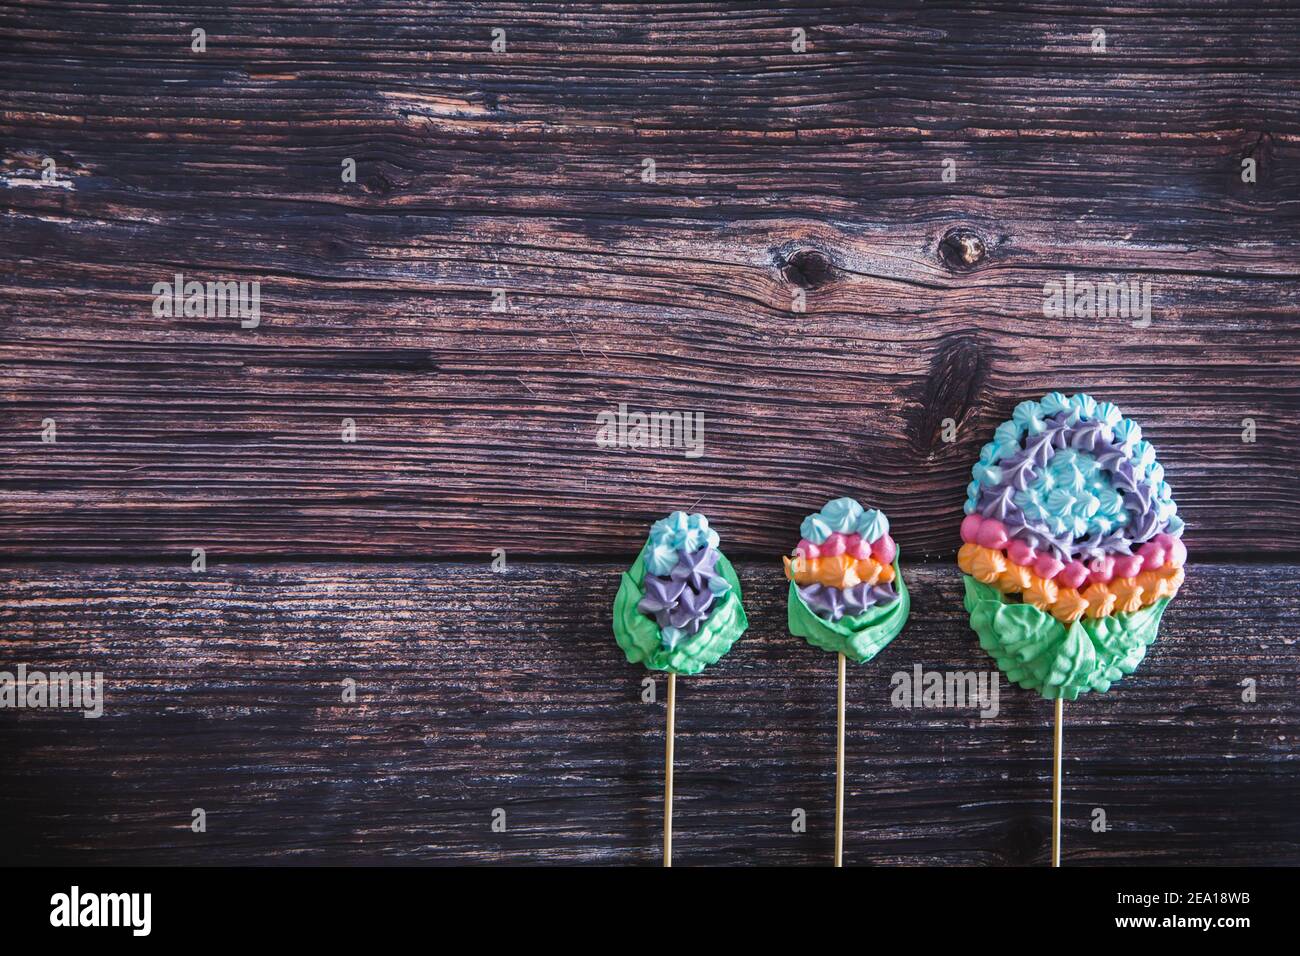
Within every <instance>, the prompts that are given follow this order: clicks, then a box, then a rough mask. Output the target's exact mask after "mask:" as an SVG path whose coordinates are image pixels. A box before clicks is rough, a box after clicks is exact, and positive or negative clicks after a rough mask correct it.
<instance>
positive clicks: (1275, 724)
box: [0, 556, 1300, 865]
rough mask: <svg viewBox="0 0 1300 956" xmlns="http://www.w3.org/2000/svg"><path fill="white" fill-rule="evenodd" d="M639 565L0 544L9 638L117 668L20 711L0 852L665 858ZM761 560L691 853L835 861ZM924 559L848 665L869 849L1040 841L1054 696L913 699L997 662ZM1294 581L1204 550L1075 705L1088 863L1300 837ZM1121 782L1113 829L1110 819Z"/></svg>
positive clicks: (693, 859)
mask: <svg viewBox="0 0 1300 956" xmlns="http://www.w3.org/2000/svg"><path fill="white" fill-rule="evenodd" d="M628 560H630V556H628ZM619 570H620V568H619V567H616V566H613V565H606V564H588V565H580V566H563V565H556V564H536V565H533V564H520V563H511V564H510V565H509V566H508V567H507V568H506V569H505V571H504V572H503V573H500V574H494V573H492V572H491V571H490V570H489V569H488V567H487V566H486V564H474V565H468V564H427V565H424V564H413V563H403V564H392V565H371V564H362V565H353V566H335V565H323V564H276V565H270V566H266V565H246V564H239V565H222V564H214V565H212V566H210V567H209V570H208V571H207V572H206V573H205V574H191V573H190V572H189V571H188V570H187V569H185V568H183V567H182V568H180V569H177V568H175V567H159V566H150V565H136V566H123V567H101V566H92V565H78V564H38V565H19V566H9V567H6V568H3V569H0V584H2V586H3V588H4V591H5V593H6V595H7V600H6V601H5V603H4V607H3V608H2V609H0V663H2V666H3V667H4V668H5V669H12V668H14V667H15V666H16V665H17V664H18V663H26V664H29V665H30V666H32V667H43V668H50V669H55V668H77V669H90V670H95V669H100V670H103V671H104V672H105V680H106V685H107V705H106V710H105V714H104V716H103V717H102V718H100V719H98V720H87V719H83V718H82V717H80V716H76V715H72V714H68V713H58V712H51V711H42V712H37V711H30V710H23V711H0V722H2V723H3V724H4V732H3V733H0V760H2V761H3V763H4V765H5V773H4V774H3V775H0V847H3V854H4V856H5V858H6V860H7V861H9V862H15V863H36V862H42V863H70V862H82V863H84V862H90V861H93V862H96V863H144V862H166V863H180V862H194V863H207V864H215V863H250V862H273V861H275V862H284V861H285V860H301V861H311V862H417V861H418V862H425V863H465V862H494V863H525V862H540V861H549V862H568V863H576V862H584V863H595V862H618V863H647V864H650V863H656V862H657V861H658V852H659V849H658V847H659V842H658V841H659V817H658V806H659V803H658V801H659V799H660V787H661V785H662V764H661V761H662V730H663V707H662V701H660V702H658V703H654V704H649V703H642V702H641V700H640V694H641V681H642V679H643V677H644V676H645V672H644V671H643V670H641V669H640V668H639V667H634V666H631V665H628V664H627V663H625V662H624V661H623V659H622V655H621V653H620V652H619V651H618V649H617V647H616V646H615V644H614V642H613V639H612V638H611V637H610V635H609V631H608V619H609V609H610V606H611V604H612V601H613V595H614V591H615V588H616V585H617V576H618V572H619ZM739 571H740V574H741V578H742V581H743V584H744V588H745V602H746V606H747V607H748V609H749V611H750V618H751V621H752V625H753V626H752V629H751V631H750V633H749V634H747V635H746V637H745V638H744V639H742V640H741V641H740V642H739V643H738V644H737V646H736V648H735V649H734V651H733V652H732V653H731V654H730V655H729V656H728V657H727V658H725V659H724V660H723V661H722V662H721V663H720V664H719V665H718V666H717V667H715V668H712V669H711V670H710V671H708V672H706V673H705V674H704V675H701V676H699V677H696V678H688V679H683V680H682V681H681V682H679V701H678V741H677V753H678V764H677V789H678V794H679V800H678V804H677V815H676V841H675V845H676V854H677V856H676V860H677V862H678V863H680V864H683V865H686V864H705V863H713V864H730V863H790V864H822V863H825V862H826V861H827V860H828V859H829V857H830V851H831V829H830V828H831V824H832V785H833V773H834V749H833V748H834V710H833V706H834V704H833V701H834V680H835V667H834V658H833V657H832V656H831V655H828V654H825V653H822V652H818V651H813V650H812V649H810V648H808V647H807V646H806V645H804V644H803V643H802V642H801V641H796V640H795V639H793V638H791V637H789V636H788V635H787V634H786V633H785V627H784V619H785V614H784V587H783V585H784V581H783V579H782V578H781V576H780V571H779V568H778V567H777V566H776V562H775V561H772V562H764V563H761V564H759V563H753V562H741V563H740V567H739ZM906 573H907V575H908V580H909V581H910V582H911V585H912V591H913V595H914V605H915V609H914V612H913V617H912V620H911V622H910V623H909V626H908V628H907V629H906V630H905V631H904V633H903V634H902V635H901V636H900V637H899V638H898V639H897V640H896V641H895V643H894V644H892V645H891V646H890V647H889V648H887V649H886V651H885V652H884V653H882V655H881V656H880V657H879V658H877V660H876V661H874V662H872V663H871V664H868V665H865V666H863V667H861V668H858V669H855V670H853V671H851V678H850V685H849V686H850V690H849V702H850V703H849V728H850V731H849V735H848V753H849V767H850V772H849V778H848V788H849V802H848V814H847V820H846V826H847V828H848V830H847V832H848V837H847V842H846V848H847V849H846V858H847V860H848V862H849V863H851V864H869V863H878V864H884V863H929V864H987V863H1036V864H1041V863H1043V862H1044V861H1045V860H1046V854H1047V851H1048V848H1047V839H1048V817H1049V814H1048V811H1049V805H1048V795H1049V782H1050V776H1049V775H1050V719H1051V709H1050V705H1048V704H1047V703H1046V702H1044V701H1041V700H1039V699H1037V698H1036V697H1034V696H1033V695H1030V694H1027V693H1025V692H1022V691H1019V690H1018V689H1015V688H1009V687H1007V686H1005V685H1002V687H1001V695H1000V698H999V706H1000V712H999V713H998V715H997V716H996V717H993V718H990V719H980V718H979V717H978V716H977V713H976V711H975V710H974V709H972V708H967V709H957V710H933V709H931V710H906V709H897V708H894V707H892V706H891V703H890V694H891V686H890V679H891V675H892V674H893V673H895V672H898V671H910V670H911V668H912V667H913V666H914V665H916V664H919V665H922V666H923V667H924V668H926V669H951V670H983V669H985V668H986V667H988V665H989V661H988V660H987V658H985V657H984V656H983V654H982V652H981V651H980V650H979V648H978V646H977V644H976V642H975V639H974V637H973V635H972V634H971V633H970V632H969V631H968V630H967V628H966V624H965V618H964V615H963V613H962V612H961V610H960V594H959V591H960V588H959V583H958V575H957V573H956V571H955V570H954V569H952V568H950V567H946V566H925V567H918V568H909V569H906ZM1297 584H1300V569H1297V568H1295V567H1289V566H1281V565H1273V564H1268V565H1246V566H1196V567H1194V568H1193V569H1192V573H1191V576H1190V577H1189V580H1188V584H1187V586H1186V588H1185V590H1184V592H1183V593H1182V594H1180V596H1179V597H1178V599H1177V600H1176V601H1175V603H1174V604H1173V605H1172V606H1171V608H1170V611H1169V612H1168V615H1167V618H1166V624H1165V626H1164V629H1163V632H1162V634H1161V637H1160V639H1159V641H1158V642H1157V644H1156V645H1155V646H1154V647H1153V649H1152V652H1151V654H1150V655H1149V657H1148V659H1147V661H1146V662H1144V664H1143V665H1142V667H1141V668H1140V669H1139V670H1138V672H1137V673H1136V674H1134V675H1133V676H1132V677H1130V678H1128V679H1126V680H1125V681H1124V682H1122V683H1121V684H1120V685H1119V686H1118V687H1117V688H1116V689H1115V690H1114V691H1112V692H1111V693H1110V694H1107V695H1105V696H1104V697H1095V696H1094V697H1092V698H1089V699H1084V700H1081V701H1079V702H1076V703H1073V704H1070V705H1068V706H1067V709H1066V714H1067V730H1066V736H1065V740H1066V750H1065V753H1066V762H1065V765H1066V773H1067V777H1066V790H1065V801H1066V809H1065V844H1064V845H1065V857H1066V862H1067V863H1069V864H1098V863H1110V864H1119V863H1179V864H1182V863H1210V864H1232V863H1239V864H1260V863H1265V864H1270V863H1271V864H1276V863H1290V864H1296V863H1300V823H1297V818H1296V815H1295V812H1294V810H1295V806H1296V801H1297V799H1300V776H1298V775H1297V751H1296V739H1297V734H1300V726H1297V713H1296V696H1295V688H1296V680H1297V677H1300V660H1298V659H1297V655H1296V646H1295V640H1294V635H1293V634H1292V633H1291V632H1290V631H1289V630H1288V628H1287V626H1286V622H1289V621H1293V620H1295V618H1296V615H1297V613H1298V612H1300V607H1298V606H1297V605H1298V602H1300V598H1298V597H1297V595H1298V594H1300V590H1298V589H1297ZM1248 602H1257V603H1251V604H1249V606H1250V613H1243V607H1244V606H1246V605H1247V604H1248ZM346 678H352V679H354V680H356V682H357V685H358V699H357V702H356V703H355V704H344V703H342V701H341V682H342V681H343V680H344V679H346ZM1246 678H1252V679H1254V680H1256V681H1257V682H1258V700H1257V701H1256V702H1254V703H1243V701H1242V687H1241V686H1240V685H1241V682H1242V681H1243V680H1245V679H1246ZM660 686H661V688H662V685H660ZM195 807H202V808H204V809H205V810H206V811H207V813H208V818H207V820H208V830H207V833H206V834H194V833H192V832H191V831H190V829H189V823H190V819H191V811H192V809H193V808H195ZM496 807H501V808H504V809H505V810H506V818H507V823H508V830H507V832H506V833H504V834H493V833H492V832H491V830H490V823H491V814H492V810H493V808H496ZM1098 807H1100V808H1103V809H1104V810H1105V811H1106V814H1107V818H1108V821H1109V823H1110V825H1111V830H1110V832H1107V833H1104V834H1101V833H1093V832H1092V831H1091V829H1090V828H1089V823H1090V821H1091V819H1092V815H1093V811H1094V808H1098ZM797 808H802V809H804V810H805V811H806V812H807V815H808V832H807V833H806V834H803V835H796V834H794V833H792V832H791V829H790V822H791V814H792V812H793V811H794V810H795V809H797Z"/></svg>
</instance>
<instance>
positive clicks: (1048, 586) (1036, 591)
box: [1021, 574, 1060, 611]
mask: <svg viewBox="0 0 1300 956" xmlns="http://www.w3.org/2000/svg"><path fill="white" fill-rule="evenodd" d="M1058 597H1060V588H1059V587H1057V584H1056V582H1055V581H1051V580H1048V579H1047V578H1040V577H1039V576H1038V575H1036V574H1035V575H1034V576H1033V579H1032V580H1031V581H1030V582H1029V587H1027V588H1025V593H1024V594H1023V595H1022V596H1021V600H1023V601H1024V602H1025V603H1026V604H1032V605H1033V606H1034V607H1036V608H1038V610H1040V611H1046V610H1047V609H1048V608H1050V607H1051V606H1052V605H1053V604H1055V603H1056V599H1057V598H1058Z"/></svg>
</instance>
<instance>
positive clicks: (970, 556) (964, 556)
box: [957, 541, 982, 577]
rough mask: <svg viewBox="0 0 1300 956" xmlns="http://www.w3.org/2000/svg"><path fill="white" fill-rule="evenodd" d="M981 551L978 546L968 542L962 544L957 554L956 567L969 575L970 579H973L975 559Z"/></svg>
mask: <svg viewBox="0 0 1300 956" xmlns="http://www.w3.org/2000/svg"><path fill="white" fill-rule="evenodd" d="M981 550H982V549H981V548H980V546H979V545H978V544H976V543H975V542H974V541H968V542H966V543H965V544H963V545H962V546H961V550H960V551H958V552H957V567H959V568H961V569H962V570H963V571H964V572H966V573H967V574H969V575H970V576H971V577H974V576H975V557H976V555H978V554H979V553H980V551H981Z"/></svg>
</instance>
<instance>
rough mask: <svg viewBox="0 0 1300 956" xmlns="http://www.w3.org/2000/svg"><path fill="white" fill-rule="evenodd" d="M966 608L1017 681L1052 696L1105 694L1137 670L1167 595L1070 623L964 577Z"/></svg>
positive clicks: (994, 655)
mask: <svg viewBox="0 0 1300 956" xmlns="http://www.w3.org/2000/svg"><path fill="white" fill-rule="evenodd" d="M962 577H963V578H964V579H965V584H966V598H965V604H966V610H967V611H968V612H969V613H970V626H971V629H972V630H973V631H975V633H976V634H977V635H979V640H980V647H982V648H984V650H985V651H987V652H988V653H989V656H990V657H992V658H993V660H994V661H995V662H996V663H997V665H998V670H1000V671H1002V673H1004V674H1005V675H1006V676H1007V680H1009V681H1011V682H1012V683H1013V684H1019V685H1020V686H1021V687H1023V688H1025V689H1026V690H1036V691H1038V693H1039V694H1041V695H1042V696H1043V697H1046V698H1048V699H1049V700H1050V699H1052V698H1056V697H1064V698H1065V699H1066V700H1074V699H1075V698H1077V697H1078V696H1079V695H1080V694H1086V693H1088V692H1089V691H1096V692H1097V693H1099V694H1104V693H1105V692H1106V691H1107V690H1109V689H1110V685H1111V684H1113V683H1115V682H1116V681H1118V680H1119V679H1120V678H1121V677H1123V676H1124V675H1126V674H1131V673H1133V671H1134V670H1136V669H1137V666H1138V664H1140V663H1142V658H1143V657H1145V656H1146V652H1147V646H1148V645H1149V644H1151V643H1153V642H1154V641H1155V639H1156V635H1157V634H1158V632H1159V630H1160V617H1161V615H1163V614H1164V612H1165V607H1166V605H1168V604H1169V598H1162V599H1161V600H1159V601H1157V602H1156V603H1155V604H1152V605H1151V606H1149V607H1144V608H1142V609H1141V610H1140V611H1133V612H1131V613H1121V614H1112V615H1110V616H1109V617H1102V618H1082V619H1080V620H1078V621H1075V622H1074V623H1073V624H1071V625H1069V627H1066V626H1065V625H1064V624H1062V623H1061V622H1060V621H1058V620H1057V619H1056V618H1054V617H1053V616H1052V615H1051V614H1049V613H1048V612H1046V611H1040V610H1039V609H1038V608H1036V607H1034V606H1033V605H1032V604H1013V603H1011V602H1009V601H1008V600H1007V596H1006V595H1005V594H1003V593H1002V592H1001V591H999V590H998V589H997V588H994V587H990V586H988V585H987V584H981V583H980V582H979V581H977V580H975V579H974V578H973V577H971V576H970V575H968V574H966V575H962Z"/></svg>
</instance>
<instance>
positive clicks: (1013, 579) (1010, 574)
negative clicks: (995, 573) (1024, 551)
mask: <svg viewBox="0 0 1300 956" xmlns="http://www.w3.org/2000/svg"><path fill="white" fill-rule="evenodd" d="M1033 580H1034V572H1033V571H1032V570H1030V569H1029V568H1027V567H1025V566H1024V565H1020V564H1016V563H1015V562H1014V561H1008V562H1007V569H1006V570H1005V571H1003V572H1002V574H1001V575H1000V576H999V577H998V588H999V589H1000V590H1001V591H1003V592H1004V593H1006V594H1019V593H1020V592H1021V591H1024V590H1025V589H1026V588H1028V587H1029V586H1030V584H1032V583H1033Z"/></svg>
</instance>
